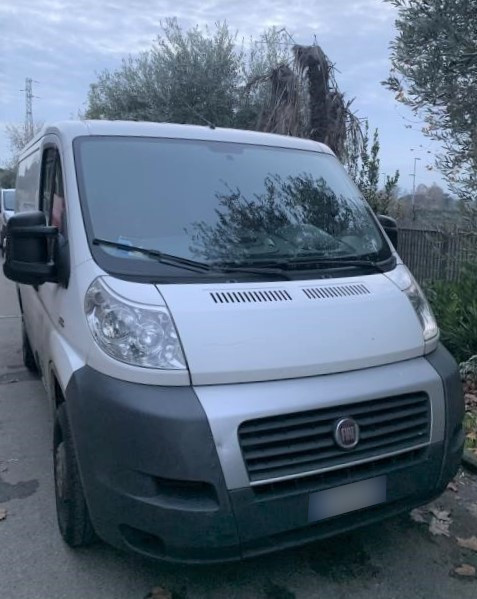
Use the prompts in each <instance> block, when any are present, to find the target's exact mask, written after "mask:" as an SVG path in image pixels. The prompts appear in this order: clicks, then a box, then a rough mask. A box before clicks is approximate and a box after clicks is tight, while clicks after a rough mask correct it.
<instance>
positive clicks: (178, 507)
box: [66, 347, 463, 562]
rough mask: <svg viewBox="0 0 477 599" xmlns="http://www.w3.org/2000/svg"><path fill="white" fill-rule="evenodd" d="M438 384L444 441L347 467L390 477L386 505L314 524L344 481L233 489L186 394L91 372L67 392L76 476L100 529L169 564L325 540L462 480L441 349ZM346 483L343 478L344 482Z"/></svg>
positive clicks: (457, 429)
mask: <svg viewBox="0 0 477 599" xmlns="http://www.w3.org/2000/svg"><path fill="white" fill-rule="evenodd" d="M428 361H429V363H430V364H431V365H432V367H433V368H434V369H435V370H436V371H437V373H438V374H439V376H440V378H441V379H442V383H443V388H444V392H445V405H446V424H445V434H444V438H443V440H442V439H441V440H439V442H437V443H431V445H429V446H428V447H426V448H423V449H419V450H416V451H414V452H412V454H409V455H406V458H405V459H403V458H402V457H400V456H394V457H392V458H389V459H385V460H377V461H375V462H372V463H368V464H363V465H362V466H360V467H359V468H354V469H353V470H350V472H349V475H348V478H347V480H346V482H354V481H357V480H362V479H366V478H371V477H373V476H377V475H382V474H386V476H387V502H386V503H385V504H381V505H379V506H375V507H372V508H367V509H363V510H359V511H357V512H352V513H349V514H346V515H342V516H337V517H334V518H329V519H328V520H323V521H321V522H318V523H313V524H309V523H308V520H307V519H308V498H309V495H310V493H311V492H315V491H318V490H322V489H325V488H330V487H333V486H336V485H337V484H343V482H342V473H340V474H336V473H335V474H333V473H331V474H330V473H328V474H327V475H326V476H325V475H320V474H318V475H314V476H310V477H305V478H302V479H299V480H292V481H284V482H283V483H280V484H270V485H262V486H260V487H256V488H252V487H250V486H243V487H242V488H231V485H230V484H227V483H226V477H224V473H223V465H222V464H221V459H220V458H219V454H221V455H222V454H223V448H222V447H220V446H218V445H217V439H215V440H214V437H213V434H212V431H211V428H210V425H209V420H208V417H207V415H206V413H205V411H204V409H203V407H202V404H201V402H200V401H199V399H198V397H197V395H196V393H195V392H194V390H193V389H192V388H190V387H187V388H186V387H175V388H171V387H156V386H150V385H139V384H135V383H129V382H124V381H119V380H117V379H112V378H110V377H107V376H105V375H103V374H100V373H98V372H96V371H93V370H92V369H90V368H88V367H85V368H82V369H81V370H79V371H77V372H76V373H75V374H74V375H73V377H72V379H71V381H70V384H69V385H68V388H67V390H66V405H67V409H68V413H69V417H70V421H71V425H72V430H73V435H74V440H75V444H76V450H77V455H78V461H79V466H80V473H81V477H82V481H83V487H84V491H85V496H86V500H87V503H88V507H89V511H90V516H91V519H92V522H93V525H94V527H95V529H96V532H97V533H98V535H99V536H100V537H102V538H103V539H104V540H106V541H107V542H109V543H111V544H113V545H115V546H117V547H121V548H125V549H132V550H134V551H136V552H139V553H142V554H144V555H148V556H151V557H156V558H160V559H163V560H171V561H181V562H213V561H220V562H222V561H228V560H235V559H240V558H243V557H247V556H252V555H257V554H260V553H263V552H268V551H273V550H277V549H281V548H285V547H289V546H294V545H299V544H302V543H305V542H308V541H313V540H316V539H320V538H325V537H327V536H331V535H334V534H337V533H340V532H344V531H348V530H351V529H353V528H356V527H359V526H363V525H366V524H369V523H371V522H375V521H378V520H381V519H383V518H386V517H389V516H392V515H394V514H397V513H399V512H402V511H405V510H408V509H411V508H413V507H415V506H417V505H421V504H423V503H426V502H427V501H429V500H431V499H432V498H434V497H435V496H437V495H438V494H440V493H441V492H442V491H443V490H444V489H445V487H446V485H447V482H448V481H449V480H450V479H451V478H452V477H453V476H454V474H455V472H456V471H457V468H458V466H459V463H460V458H461V454H462V447H463V432H462V425H461V423H462V417H463V399H462V391H461V386H460V380H459V376H458V370H457V365H456V364H455V362H454V360H453V359H452V358H451V356H450V355H449V354H448V352H447V351H446V350H445V349H444V348H442V347H440V348H439V349H438V350H436V351H435V352H434V353H433V354H432V355H431V356H429V357H428ZM337 476H340V477H341V478H340V480H341V482H339V483H338V482H337V480H338V479H337V478H336V477H337Z"/></svg>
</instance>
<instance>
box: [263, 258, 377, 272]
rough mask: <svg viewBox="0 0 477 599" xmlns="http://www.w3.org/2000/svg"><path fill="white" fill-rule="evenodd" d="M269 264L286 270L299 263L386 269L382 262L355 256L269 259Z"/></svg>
mask: <svg viewBox="0 0 477 599" xmlns="http://www.w3.org/2000/svg"><path fill="white" fill-rule="evenodd" d="M267 264H272V265H276V266H278V267H280V268H283V269H286V270H291V269H292V268H293V267H294V266H299V265H307V266H309V267H310V268H313V267H315V268H322V267H330V268H333V267H338V268H339V267H342V266H344V267H346V266H355V267H358V268H361V267H364V268H371V269H373V270H375V271H377V272H380V273H384V272H385V271H384V269H383V268H382V266H381V265H380V264H378V263H377V262H374V261H373V260H363V259H359V258H357V259H353V258H349V259H340V258H336V259H333V258H311V257H310V258H301V259H297V260H289V261H283V260H276V261H275V260H274V261H267Z"/></svg>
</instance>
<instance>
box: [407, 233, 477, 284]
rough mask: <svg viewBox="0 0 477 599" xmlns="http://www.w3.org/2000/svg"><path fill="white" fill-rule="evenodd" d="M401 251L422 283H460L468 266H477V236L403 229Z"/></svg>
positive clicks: (474, 234)
mask: <svg viewBox="0 0 477 599" xmlns="http://www.w3.org/2000/svg"><path fill="white" fill-rule="evenodd" d="M398 251H399V254H400V256H401V258H402V259H403V261H404V263H405V264H406V265H407V266H408V267H409V268H410V269H411V272H412V273H413V274H414V276H415V277H416V279H417V280H418V281H419V282H421V283H423V282H425V281H436V280H445V281H456V280H458V279H459V277H460V274H461V271H462V267H463V266H464V265H465V264H469V263H473V264H476V263H477V234H476V233H469V232H462V231H456V232H453V233H449V232H442V231H427V230H422V229H400V230H399V248H398Z"/></svg>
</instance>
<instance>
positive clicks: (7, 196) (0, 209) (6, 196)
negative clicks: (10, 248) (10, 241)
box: [0, 189, 15, 254]
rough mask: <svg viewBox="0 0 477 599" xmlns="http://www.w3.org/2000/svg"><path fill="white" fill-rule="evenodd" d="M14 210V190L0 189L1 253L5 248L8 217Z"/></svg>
mask: <svg viewBox="0 0 477 599" xmlns="http://www.w3.org/2000/svg"><path fill="white" fill-rule="evenodd" d="M14 211H15V190H14V189H0V250H1V252H2V254H3V252H4V249H5V237H6V232H7V222H8V219H9V218H10V217H11V216H13V214H14Z"/></svg>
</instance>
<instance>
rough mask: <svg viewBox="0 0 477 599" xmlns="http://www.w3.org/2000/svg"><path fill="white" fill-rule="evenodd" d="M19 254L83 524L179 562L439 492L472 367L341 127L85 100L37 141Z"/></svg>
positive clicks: (11, 266)
mask: <svg viewBox="0 0 477 599" xmlns="http://www.w3.org/2000/svg"><path fill="white" fill-rule="evenodd" d="M16 198H17V211H18V212H19V214H15V215H14V216H12V217H11V218H10V220H9V223H8V231H7V235H8V243H7V255H6V262H5V264H4V272H5V274H6V276H7V277H9V278H10V279H12V280H13V281H16V282H17V283H18V284H19V285H18V289H19V299H20V304H21V310H22V316H23V350H24V359H25V364H26V366H27V367H28V368H30V369H38V371H39V373H40V375H41V377H42V379H43V381H44V384H45V387H46V390H47V393H48V396H49V398H50V400H51V406H52V409H53V411H54V422H55V424H54V432H53V443H54V466H55V480H56V485H55V492H56V504H57V512H58V521H59V528H60V531H61V534H62V535H63V537H64V539H65V541H66V542H67V543H69V544H70V545H72V546H81V545H85V544H87V543H89V542H91V541H92V540H93V539H94V537H95V533H96V534H97V535H98V536H99V537H100V538H102V539H104V540H106V541H108V542H109V543H111V544H113V545H116V546H117V547H122V548H129V549H131V550H134V551H136V552H139V553H142V554H144V555H148V556H152V557H157V558H160V559H165V560H177V561H189V562H201V561H214V560H216V561H225V560H233V559H238V558H241V557H246V556H251V555H256V554H259V553H262V552H268V551H272V550H276V549H279V548H283V547H288V546H293V545H299V544H302V543H305V542H308V541H312V540H315V539H320V538H324V537H327V536H330V535H334V534H336V533H339V532H343V531H348V530H350V529H353V528H355V527H358V526H362V525H365V524H368V523H371V522H375V521H378V520H381V519H383V518H385V517H389V516H393V515H394V514H398V513H399V512H402V511H405V510H409V509H411V508H413V507H415V506H418V505H420V504H423V503H425V502H428V501H429V500H431V499H432V498H434V497H436V496H437V495H439V494H440V493H441V492H442V491H443V490H444V489H445V487H446V485H447V483H448V481H449V480H450V479H451V478H452V477H453V476H454V474H455V473H456V471H457V468H458V465H459V462H460V458H461V452H462V446H463V431H462V417H463V398H462V391H461V386H460V381H459V376H458V369H457V365H456V363H455V362H454V360H453V358H452V357H451V356H450V354H449V353H448V352H447V351H446V350H445V349H444V348H443V347H442V346H441V345H440V344H439V332H438V328H437V325H436V322H435V320H434V317H433V315H432V312H431V310H430V308H429V305H428V303H427V301H426V299H425V297H424V296H423V294H422V292H421V290H420V289H419V287H418V285H417V284H416V282H415V281H414V279H413V277H412V275H411V274H410V272H409V271H408V270H407V268H406V267H405V266H404V265H403V264H402V261H401V260H400V258H399V256H398V254H397V253H396V251H395V249H394V248H393V246H392V245H391V243H390V238H391V237H392V238H393V239H394V242H395V243H396V236H397V232H396V229H395V223H393V222H392V221H391V220H390V219H387V220H386V219H381V222H382V223H384V225H385V229H386V230H387V231H388V235H386V234H385V232H384V230H383V228H382V226H381V224H380V222H379V220H378V219H377V218H376V217H375V216H374V215H373V213H372V212H371V210H370V208H369V207H368V205H367V204H366V203H365V202H364V200H363V199H362V197H361V195H360V193H359V191H358V189H357V188H356V187H355V185H354V184H353V183H352V182H351V180H350V179H349V177H348V176H347V174H346V172H345V170H344V169H343V167H342V166H341V165H340V163H339V162H338V160H337V159H336V157H335V156H334V155H333V153H332V152H331V151H330V150H329V149H328V148H327V147H325V146H323V145H321V144H318V143H314V142H312V141H309V140H304V139H294V138H292V137H283V136H277V135H270V134H262V133H255V132H249V131H233V130H226V129H214V128H208V127H196V126H184V125H170V124H155V123H131V122H106V121H97V122H96V121H83V122H73V121H71V122H65V123H59V124H56V125H52V126H49V127H46V128H44V129H43V131H42V132H41V133H40V134H39V135H38V136H37V137H36V138H35V139H34V140H33V141H32V142H31V143H30V144H29V145H28V147H27V148H26V149H25V150H24V151H23V153H22V155H21V158H20V164H19V171H18V179H17V193H16Z"/></svg>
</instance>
